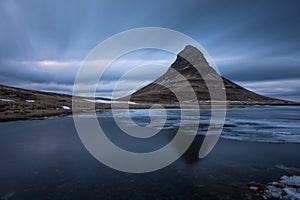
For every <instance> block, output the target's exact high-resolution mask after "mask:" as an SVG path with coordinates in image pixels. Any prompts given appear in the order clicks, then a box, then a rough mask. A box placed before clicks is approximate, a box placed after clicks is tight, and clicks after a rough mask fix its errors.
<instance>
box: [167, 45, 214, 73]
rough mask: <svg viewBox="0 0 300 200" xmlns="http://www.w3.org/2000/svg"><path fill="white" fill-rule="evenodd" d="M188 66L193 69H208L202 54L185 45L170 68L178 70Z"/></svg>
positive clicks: (194, 48)
mask: <svg viewBox="0 0 300 200" xmlns="http://www.w3.org/2000/svg"><path fill="white" fill-rule="evenodd" d="M188 64H192V65H193V66H194V67H209V64H208V62H207V60H206V59H205V57H204V55H203V53H202V52H201V51H200V50H199V49H197V48H196V47H194V46H192V45H187V46H185V48H184V49H183V50H182V51H181V52H179V53H178V54H177V59H176V61H175V62H174V63H173V65H172V68H175V69H180V68H181V67H184V66H186V65H188Z"/></svg>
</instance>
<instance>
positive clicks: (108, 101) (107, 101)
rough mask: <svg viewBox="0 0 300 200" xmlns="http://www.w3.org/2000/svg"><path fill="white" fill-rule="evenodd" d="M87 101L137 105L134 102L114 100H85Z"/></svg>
mask: <svg viewBox="0 0 300 200" xmlns="http://www.w3.org/2000/svg"><path fill="white" fill-rule="evenodd" d="M83 100H85V101H88V102H93V103H104V104H111V103H123V104H124V103H126V104H131V105H133V104H137V103H135V102H132V101H114V100H112V101H111V100H103V99H83Z"/></svg>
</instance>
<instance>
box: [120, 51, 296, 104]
mask: <svg viewBox="0 0 300 200" xmlns="http://www.w3.org/2000/svg"><path fill="white" fill-rule="evenodd" d="M187 60H189V61H190V62H189V61H187ZM191 63H193V65H192V64H191ZM196 68H198V70H197V69H196ZM174 70H176V71H177V72H179V74H180V75H182V76H183V77H184V78H185V79H186V80H187V81H189V83H190V85H191V86H192V88H193V90H194V92H195V94H196V96H197V100H198V101H199V103H201V102H207V101H210V100H211V98H210V94H209V91H208V87H207V84H210V86H209V87H210V88H213V91H214V92H216V93H218V92H220V93H221V92H222V90H225V92H226V98H227V101H228V102H229V103H230V104H241V103H242V104H290V103H292V102H289V101H284V100H280V99H275V98H270V97H265V96H262V95H259V94H256V93H254V92H252V91H249V90H247V89H245V88H243V87H241V86H239V85H237V84H235V83H233V82H232V81H230V80H228V79H226V78H224V77H220V75H219V74H218V73H217V72H216V71H215V70H214V69H213V68H212V67H211V66H210V65H209V63H208V62H207V60H206V58H205V57H204V55H203V53H202V52H200V51H199V50H198V49H197V48H196V47H193V46H191V45H188V46H186V47H185V48H184V49H183V50H182V51H181V52H180V53H179V54H178V55H177V59H176V60H175V62H174V63H173V64H172V65H171V67H170V68H169V69H168V71H167V72H166V73H165V74H163V75H162V76H161V77H159V78H158V79H156V80H155V81H154V82H153V83H150V84H149V85H147V86H145V87H143V88H141V89H139V90H137V91H136V92H134V93H133V94H132V95H131V97H130V101H133V102H147V103H168V104H170V103H171V104H172V103H175V102H178V99H177V98H176V96H175V95H174V93H173V92H171V90H170V89H169V88H171V89H172V90H175V91H181V92H182V93H183V97H181V100H184V101H189V100H190V97H191V94H190V93H189V92H187V91H188V90H187V87H188V86H187V85H186V84H185V85H184V84H183V82H184V80H183V79H182V77H181V78H180V75H178V73H176V71H174ZM198 71H201V74H200V73H199V72H198ZM203 77H205V80H206V82H205V80H204V79H203ZM220 78H221V79H220ZM217 80H223V84H224V87H223V88H220V86H219V85H218V84H215V85H214V83H216V81H217ZM163 85H164V86H163ZM125 98H127V99H128V98H129V96H127V97H125ZM214 100H218V99H214Z"/></svg>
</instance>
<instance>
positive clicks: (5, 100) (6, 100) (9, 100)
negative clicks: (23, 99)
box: [0, 99, 15, 102]
mask: <svg viewBox="0 0 300 200" xmlns="http://www.w3.org/2000/svg"><path fill="white" fill-rule="evenodd" d="M0 101H4V102H15V101H14V100H11V99H0Z"/></svg>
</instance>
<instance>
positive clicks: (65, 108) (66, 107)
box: [62, 106, 70, 110]
mask: <svg viewBox="0 0 300 200" xmlns="http://www.w3.org/2000/svg"><path fill="white" fill-rule="evenodd" d="M62 108H63V109H64V110H70V107H69V106H62Z"/></svg>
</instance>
